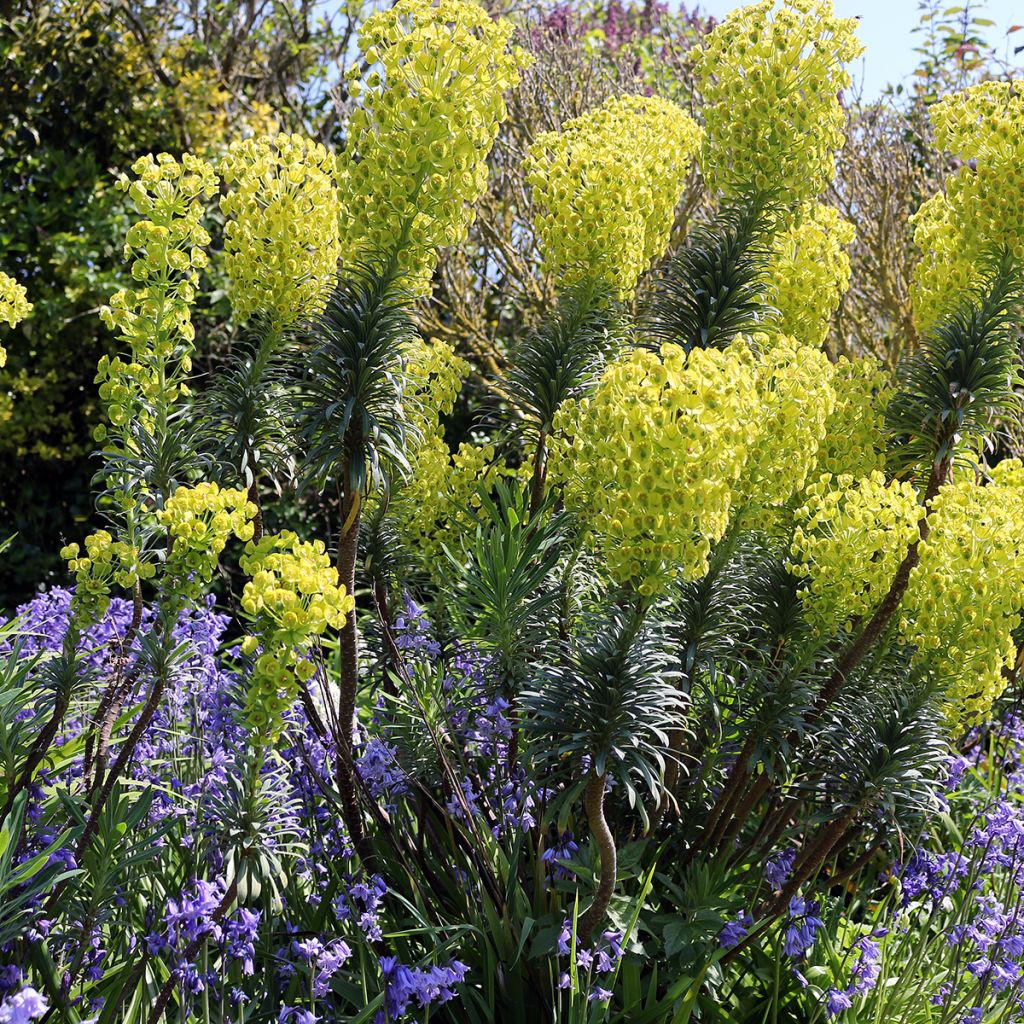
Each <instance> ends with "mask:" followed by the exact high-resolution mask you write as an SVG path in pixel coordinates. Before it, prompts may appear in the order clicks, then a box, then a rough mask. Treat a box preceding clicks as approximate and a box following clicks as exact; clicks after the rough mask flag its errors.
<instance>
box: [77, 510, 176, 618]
mask: <svg viewBox="0 0 1024 1024" xmlns="http://www.w3.org/2000/svg"><path fill="white" fill-rule="evenodd" d="M84 543H85V552H84V553H83V551H82V548H81V546H80V545H78V544H68V545H66V546H65V547H63V548H61V550H60V557H61V558H63V559H65V560H66V561H67V563H68V569H69V570H70V571H71V572H73V573H74V574H75V595H74V603H75V606H76V609H78V610H80V611H81V613H82V615H83V618H84V620H85V621H86V622H97V621H98V620H99V619H101V618H102V617H103V616H104V615H105V614H106V612H107V609H108V608H109V607H110V596H111V592H112V590H113V588H114V587H115V586H116V587H119V588H121V589H122V590H131V589H132V588H134V587H135V586H136V584H138V583H139V582H140V581H141V580H149V579H152V578H153V577H154V576H155V575H156V569H157V567H156V564H155V562H153V561H149V560H147V559H146V557H145V556H144V554H143V552H142V550H141V548H140V547H139V546H138V545H135V544H130V543H128V542H127V541H123V540H115V539H114V537H113V536H112V535H111V533H110V532H109V531H108V530H97V531H96V532H95V533H91V534H89V536H88V537H86V538H85V541H84Z"/></svg>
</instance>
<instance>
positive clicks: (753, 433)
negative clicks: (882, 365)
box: [731, 334, 835, 508]
mask: <svg viewBox="0 0 1024 1024" xmlns="http://www.w3.org/2000/svg"><path fill="white" fill-rule="evenodd" d="M731 348H732V349H734V350H736V352H737V354H738V356H739V357H740V358H744V359H747V360H749V362H750V366H751V371H752V373H753V377H754V382H755V392H756V397H755V400H754V404H753V405H752V406H751V407H749V408H747V409H745V410H743V417H742V418H743V420H744V421H745V423H744V426H745V430H746V436H747V441H748V445H749V449H748V456H747V459H746V462H745V464H744V467H743V471H742V473H741V475H740V479H739V480H738V481H737V483H736V485H735V488H734V491H735V493H734V496H733V502H734V504H736V505H738V506H743V507H744V508H772V507H778V506H781V505H784V504H785V503H786V502H787V501H789V499H790V498H791V497H792V496H793V495H794V494H796V493H797V491H799V490H800V489H801V488H802V487H803V485H804V483H805V482H806V480H807V476H808V474H809V473H810V471H811V469H812V468H813V467H814V464H815V461H816V459H817V454H818V446H819V445H820V444H821V442H822V440H823V439H824V437H825V424H826V423H827V421H828V417H829V415H830V414H831V412H832V410H833V409H834V407H835V392H834V391H833V389H832V375H833V369H832V364H831V363H830V362H829V361H828V357H827V356H826V355H825V353H824V352H822V351H820V350H819V349H816V348H811V347H810V346H808V345H801V344H800V343H799V342H798V341H797V340H796V339H795V338H790V337H788V336H787V335H784V334H782V335H776V336H773V337H769V336H767V335H762V334H757V335H754V336H753V338H751V339H750V340H749V341H748V340H747V339H745V338H740V339H738V340H737V341H736V342H734V343H733V345H732V346H731Z"/></svg>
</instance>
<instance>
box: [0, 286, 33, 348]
mask: <svg viewBox="0 0 1024 1024" xmlns="http://www.w3.org/2000/svg"><path fill="white" fill-rule="evenodd" d="M26 294H27V293H26V292H25V288H24V286H23V285H20V284H18V282H17V281H15V280H14V278H13V277H9V276H8V275H7V274H5V273H3V272H2V271H0V323H5V324H7V326H8V327H17V325H18V324H20V323H21V321H22V320H24V319H25V317H27V316H28V315H29V313H31V312H32V303H31V302H29V301H28V299H27V298H26ZM6 362H7V352H6V351H5V349H4V347H3V345H0V366H3V365H4V364H5V363H6Z"/></svg>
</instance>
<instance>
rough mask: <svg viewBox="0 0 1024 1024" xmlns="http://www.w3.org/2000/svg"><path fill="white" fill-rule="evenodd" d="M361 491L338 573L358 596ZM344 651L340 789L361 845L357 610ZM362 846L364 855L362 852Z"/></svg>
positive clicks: (349, 507)
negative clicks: (355, 739)
mask: <svg viewBox="0 0 1024 1024" xmlns="http://www.w3.org/2000/svg"><path fill="white" fill-rule="evenodd" d="M360 497H361V496H360V494H359V493H358V492H356V493H355V494H346V495H345V497H344V499H343V500H342V503H341V520H342V527H341V535H340V537H339V538H338V576H339V579H340V582H341V583H342V585H343V586H344V587H345V589H346V590H347V591H348V593H349V594H350V595H351V596H352V597H353V598H355V593H356V559H357V556H358V553H359V518H360V514H361V508H360V505H361V501H360ZM338 646H339V650H340V654H341V679H340V680H339V682H338V732H339V735H338V736H336V737H335V743H336V744H337V748H338V792H339V793H340V795H341V806H342V811H343V812H344V816H345V825H346V827H347V828H348V832H349V838H350V839H351V840H352V843H353V844H354V845H355V846H356V847H357V849H358V848H361V847H362V846H363V845H364V844H363V823H362V818H361V817H360V814H359V800H358V797H357V794H356V776H355V758H354V756H353V751H352V723H353V722H354V721H355V715H356V694H357V692H358V689H359V633H358V630H357V628H356V609H355V608H353V609H352V611H350V612H349V613H348V615H347V616H346V617H345V623H344V625H343V626H342V627H341V632H340V634H339V636H338ZM362 852H363V851H362V849H360V854H361V855H362Z"/></svg>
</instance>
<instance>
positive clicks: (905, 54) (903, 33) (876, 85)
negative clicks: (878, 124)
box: [687, 0, 1024, 99]
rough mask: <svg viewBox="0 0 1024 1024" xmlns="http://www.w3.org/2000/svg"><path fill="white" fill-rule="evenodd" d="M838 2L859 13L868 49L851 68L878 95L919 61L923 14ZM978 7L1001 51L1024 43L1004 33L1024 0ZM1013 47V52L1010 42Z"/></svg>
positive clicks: (888, 1)
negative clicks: (990, 23) (916, 29)
mask: <svg viewBox="0 0 1024 1024" xmlns="http://www.w3.org/2000/svg"><path fill="white" fill-rule="evenodd" d="M962 2H963V0H944V3H943V9H948V8H949V7H953V6H960V5H962ZM687 6H692V4H687ZM699 6H700V9H701V11H702V12H704V13H705V14H713V15H714V16H715V17H718V18H721V17H724V16H725V15H726V14H728V13H729V12H730V11H731V10H733V9H734V8H736V7H739V6H742V0H699ZM835 7H836V13H837V14H840V15H843V16H844V17H853V16H854V15H860V19H861V27H860V38H861V40H862V41H863V42H864V44H865V45H866V46H867V51H866V52H865V54H864V56H863V57H862V58H861V60H860V61H859V62H858V64H857V65H855V66H854V67H852V68H851V69H850V70H851V72H852V73H853V76H854V81H855V82H857V81H860V80H861V78H862V77H863V82H864V94H865V97H866V98H868V99H872V98H874V97H876V96H878V94H879V93H880V92H881V91H882V89H883V88H884V87H885V85H886V83H888V82H893V83H896V82H900V81H905V80H906V79H907V77H908V76H909V75H910V74H911V73H912V72H913V70H914V68H915V66H916V65H917V59H918V55H917V54H916V53H914V47H915V46H919V45H920V44H921V35H920V33H918V34H913V33H912V30H913V29H914V27H915V26H916V25H917V24H918V20H919V18H920V12H919V11H918V5H917V0H835ZM975 13H976V14H978V15H979V16H981V17H987V18H991V19H992V20H993V21H994V22H995V23H996V24H995V26H994V27H992V28H987V29H985V30H984V31H985V32H986V33H987V38H988V40H989V42H990V43H991V44H992V45H993V46H996V47H997V52H998V54H999V55H1000V56H1005V55H1006V43H1007V41H1009V42H1010V43H1011V44H1015V45H1018V46H1021V45H1024V30H1022V31H1021V32H1018V33H1016V34H1014V35H1012V36H1010V37H1009V40H1007V37H1006V30H1007V29H1008V28H1009V27H1010V25H1013V24H1016V23H1024V0H985V2H983V3H981V4H979V5H978V8H977V11H976V12H975ZM1009 52H1010V54H1012V53H1013V49H1012V46H1011V48H1010V51H1009ZM1016 63H1017V64H1018V65H1024V53H1021V54H1019V55H1018V56H1017V58H1016Z"/></svg>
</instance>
